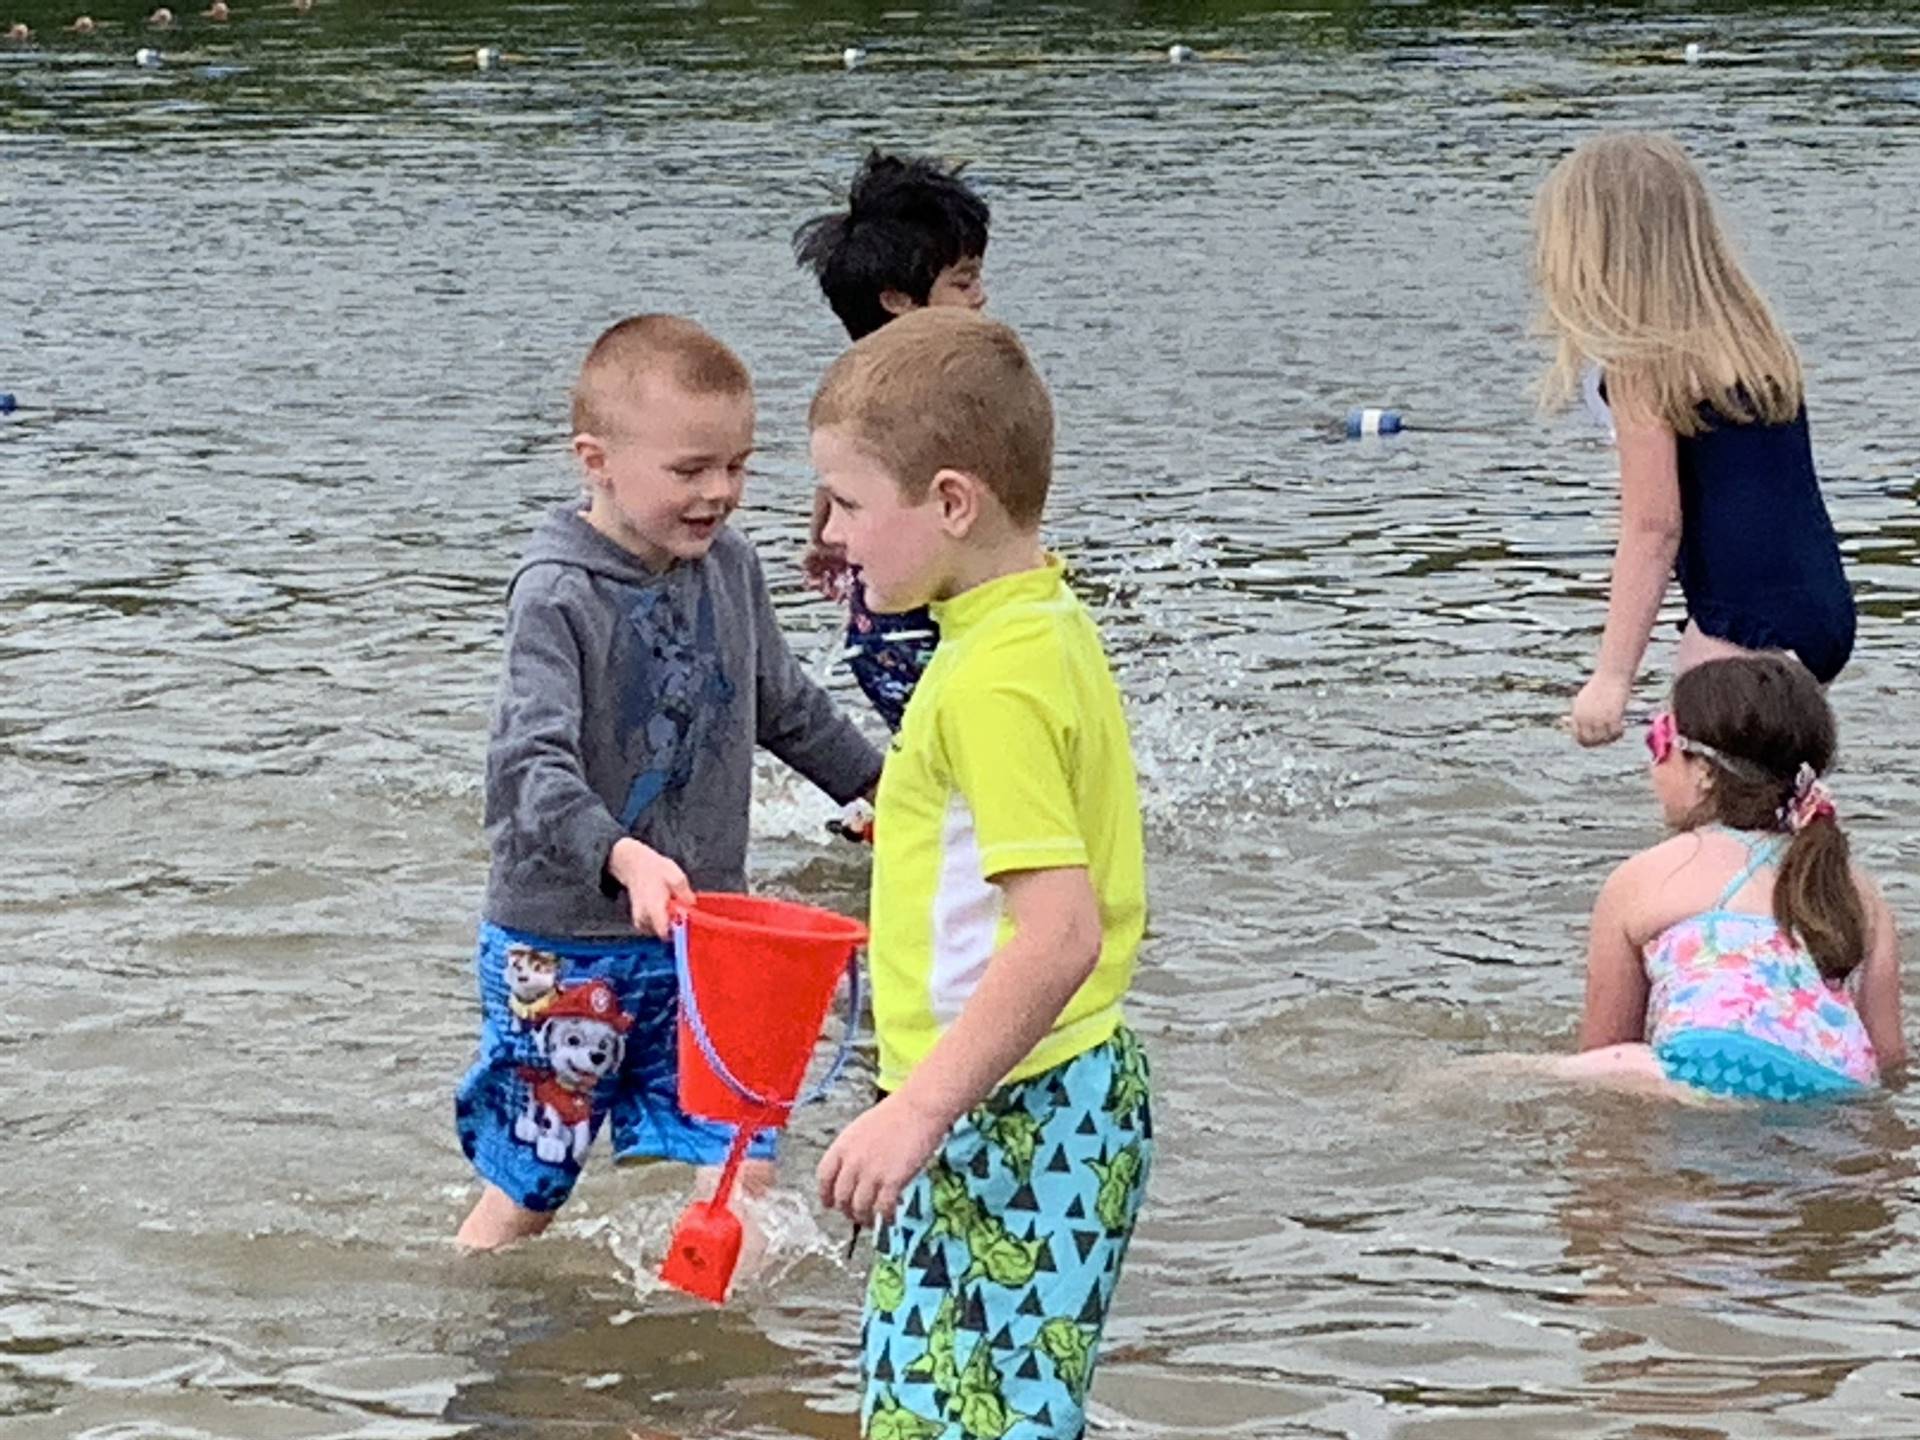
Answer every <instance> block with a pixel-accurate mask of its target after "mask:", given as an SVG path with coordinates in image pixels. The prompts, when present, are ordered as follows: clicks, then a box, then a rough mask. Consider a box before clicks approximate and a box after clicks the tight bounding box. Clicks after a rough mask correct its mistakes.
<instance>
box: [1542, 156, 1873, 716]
mask: <svg viewBox="0 0 1920 1440" xmlns="http://www.w3.org/2000/svg"><path fill="white" fill-rule="evenodd" d="M1534 242H1535V243H1534V272H1535V279H1536V281H1537V283H1538V285H1539V289H1540V294H1541V299H1542V301H1543V307H1542V316H1541V321H1542V328H1543V329H1544V330H1545V331H1546V333H1547V334H1548V335H1549V336H1551V337H1552V339H1553V340H1554V342H1555V354H1554V358H1553V363H1552V364H1551V365H1550V366H1549V367H1548V370H1547V373H1546V376H1545V377H1544V380H1543V383H1542V387H1541V389H1542V399H1543V401H1544V402H1545V403H1547V404H1560V403H1565V402H1566V401H1567V400H1568V399H1570V398H1571V397H1573V396H1574V395H1576V394H1577V393H1578V390H1579V384H1580V374H1581V370H1582V368H1583V367H1585V366H1587V365H1597V366H1599V367H1600V370H1601V372H1602V376H1603V379H1602V384H1603V387H1604V393H1605V395H1606V398H1607V401H1608V403H1609V404H1610V405H1611V407H1612V409H1613V412H1614V420H1615V425H1616V427H1617V440H1616V445H1617V448H1618V452H1619V457H1620V539H1619V543H1618V546H1617V547H1616V549H1615V551H1614V557H1613V575H1612V584H1611V587H1610V590H1609V594H1608V601H1607V622H1606V629H1605V632H1604V634H1603V635H1602V637H1601V642H1600V654H1599V658H1598V660H1597V661H1596V663H1595V665H1594V669H1593V675H1592V678H1590V679H1589V680H1588V681H1587V683H1586V685H1585V686H1584V687H1583V688H1582V689H1581V691H1580V694H1579V696H1578V698H1577V699H1576V700H1575V701H1574V704H1573V715H1572V720H1571V725H1572V730H1573V733H1574V736H1575V738H1576V739H1577V740H1579V742H1580V743H1581V744H1582V745H1603V744H1606V743H1608V742H1610V741H1613V740H1617V739H1618V738H1619V737H1620V735H1621V733H1622V730H1623V728H1624V725H1625V717H1626V710H1627V703H1628V700H1629V698H1630V697H1631V694H1632V691H1633V683H1634V678H1635V676H1636V675H1637V674H1638V672H1639V669H1640V663H1641V660H1642V658H1643V657H1644V656H1645V653H1646V648H1647V641H1648V639H1649V637H1650V636H1651V634H1652V632H1653V626H1654V621H1655V618H1656V617H1657V615H1658V614H1659V610H1660V603H1661V600H1662V599H1663V598H1664V596H1665V594H1666V589H1667V582H1668V580H1669V579H1670V578H1673V577H1675V576H1677V577H1678V579H1679V581H1680V590H1681V593H1682V595H1683V596H1684V597H1685V599H1686V605H1687V618H1686V622H1685V625H1684V629H1683V631H1682V633H1681V637H1680V648H1679V654H1678V657H1677V661H1676V668H1677V669H1679V670H1683V671H1684V670H1686V669H1687V668H1689V667H1690V666H1693V665H1697V664H1699V663H1700V662H1701V661H1703V660H1708V659H1712V658H1715V657H1724V656H1735V655H1743V654H1752V653H1754V652H1762V651H1783V652H1787V653H1790V654H1791V655H1793V656H1794V657H1795V658H1796V659H1798V660H1799V661H1800V662H1801V663H1802V664H1803V665H1805V666H1806V667H1807V668H1808V669H1809V670H1810V671H1812V673H1813V675H1814V676H1815V678H1816V679H1818V680H1819V681H1820V682H1821V683H1822V684H1826V683H1827V682H1829V681H1831V680H1832V679H1833V678H1834V676H1835V675H1837V674H1839V672H1840V669H1841V667H1842V666H1844V665H1845V664H1846V662H1847V659H1848V657H1849V655H1850V654H1851V653H1852V650H1853V636H1854V605H1853V594H1852V591H1851V589H1850V588H1849V587H1848V584H1847V579H1846V574H1845V572H1844V570H1843V569H1842V566H1841V561H1840V546H1839V542H1838V540H1837V539H1836V537H1835V535H1834V530H1833V522H1832V521H1831V520H1830V519H1829V518H1828V516H1827V508H1826V504H1825V502H1824V501H1823V500H1822V498H1821V495H1820V482H1819V478H1818V476H1817V475H1816V474H1815V472H1814V466H1813V448H1812V444H1811V441H1810V440H1809V438H1808V433H1807V416H1806V408H1805V404H1804V397H1803V386H1802V379H1801V371H1800V359H1799V356H1798V355H1797V354H1796V353H1795V351H1794V347H1793V342H1792V341H1791V340H1789V339H1788V338H1787V335H1786V332H1785V331H1783V330H1782V329H1781V328H1780V324H1779V322H1778V321H1777V320H1776V319H1775V318H1774V315H1773V312H1772V310H1771V309H1769V308H1768V305H1767V302H1766V300H1765V299H1764V298H1762V296H1761V294H1760V292H1759V291H1758V290H1757V289H1756V288H1755V287H1754V284H1753V281H1752V280H1751V279H1750V278H1749V277H1748V275H1747V273H1746V271H1745V270H1744V269H1743V268H1742V266H1741V264H1740V261H1739V258H1738V257H1737V256H1736V255H1735V253H1734V251H1733V247H1732V245H1731V244H1730V243H1729V242H1728V240H1727V237H1726V235H1725V234H1724V233H1723V232H1722V230H1721V228H1720V223H1719V220H1718V218H1717V217H1716V216H1715V214H1714V208H1713V202H1712V201H1711V199H1710V198H1709V197H1708V195H1707V189H1706V185H1705V183H1704V182H1703V181H1702V180H1701V177H1700V173H1699V171H1698V170H1696V169H1695V168H1694V166H1693V163H1692V161H1690V160H1689V159H1688V158H1687V155H1686V152H1685V151H1683V150H1682V149H1681V148H1680V147H1679V146H1678V145H1677V144H1675V143H1674V142H1673V141H1672V140H1671V139H1668V138H1667V137H1665V136H1662V135H1647V134H1638V133H1631V132H1625V133H1616V134H1607V135H1601V136H1597V137H1595V138H1593V139H1591V140H1588V141H1586V142H1585V143H1584V144H1582V145H1581V146H1580V147H1579V148H1578V149H1577V150H1575V151H1574V152H1573V153H1572V154H1571V155H1569V156H1568V157H1567V158H1566V159H1564V160H1562V161H1561V162H1560V163H1559V164H1558V165H1557V166H1555V167H1554V170H1553V173H1552V174H1550V175H1549V176H1548V177H1547V180H1546V183H1545V184H1544V185H1542V186H1541V188H1540V194H1539V199H1538V201H1537V203H1536V206H1535V213H1534Z"/></svg>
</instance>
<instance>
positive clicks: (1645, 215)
mask: <svg viewBox="0 0 1920 1440" xmlns="http://www.w3.org/2000/svg"><path fill="white" fill-rule="evenodd" d="M1533 264H1534V279H1535V281H1536V283H1537V284H1538V285H1539V287H1540V294H1541V298H1542V300H1543V301H1544V305H1543V308H1542V311H1541V315H1540V328H1541V329H1542V330H1543V331H1544V332H1545V333H1546V334H1547V335H1549V336H1551V337H1552V338H1553V339H1554V341H1555V342H1556V349H1555V354H1554V358H1553V363H1552V364H1551V365H1550V366H1548V368H1547V373H1546V374H1545V375H1544V376H1543V377H1542V379H1541V384H1540V399H1541V403H1542V404H1543V405H1548V406H1552V405H1560V404H1565V403H1566V402H1567V401H1568V400H1569V399H1571V398H1572V397H1573V396H1574V395H1576V394H1577V393H1578V391H1579V385H1580V370H1581V366H1582V365H1583V364H1584V363H1586V362H1587V361H1593V362H1596V363H1598V364H1599V365H1600V366H1601V367H1602V369H1603V370H1604V371H1605V372H1606V377H1607V386H1608V394H1609V396H1610V398H1611V399H1612V400H1613V402H1614V403H1615V404H1616V405H1620V404H1623V403H1624V404H1625V405H1626V406H1627V407H1629V408H1631V409H1633V410H1635V411H1638V412H1640V413H1643V414H1645V415H1648V416H1651V417H1654V418H1657V419H1660V420H1663V421H1665V422H1666V423H1667V424H1668V425H1670V426H1672V427H1673V429H1674V430H1675V431H1676V432H1677V433H1679V434H1681V435H1695V434H1698V433H1699V432H1700V431H1702V430H1703V429H1705V428H1706V425H1707V422H1705V421H1703V420H1702V418H1701V416H1700V407H1701V405H1702V404H1703V403H1704V404H1706V405H1709V406H1711V407H1712V408H1713V409H1714V410H1716V411H1717V412H1719V414H1720V415H1722V416H1723V417H1725V418H1726V419H1728V420H1730V421H1733V422H1735V423H1748V422H1753V421H1760V422H1763V423H1765V424H1769V425H1782V424H1786V423H1787V422H1789V421H1791V420H1792V419H1793V418H1794V417H1795V416H1796V415H1798V414H1799V413H1800V405H1801V399H1802V381H1801V373H1800V357H1799V356H1798V355H1797V354H1796V353H1795V351H1794V348H1793V342H1792V341H1791V340H1789V339H1788V338H1787V335H1786V332H1785V331H1784V330H1782V329H1781V328H1780V323H1779V322H1778V321H1777V320H1775V319H1774V317H1773V311H1772V310H1771V309H1770V308H1769V307H1768V305H1767V302H1766V300H1765V299H1763V298H1762V297H1761V294H1760V292H1759V290H1758V289H1756V288H1755V287H1754V284H1753V281H1752V280H1751V279H1749V278H1748V276H1747V272H1746V271H1745V269H1743V268H1742V267H1741V264H1740V260H1739V257H1738V256H1737V255H1736V254H1735V253H1734V249H1733V246H1732V244H1731V243H1730V242H1729V241H1728V239H1727V237H1726V235H1725V234H1724V233H1723V232H1722V231H1721V229H1720V222H1719V220H1718V219H1717V217H1716V216H1715V215H1714V210H1713V201H1712V200H1711V199H1710V198H1708V195H1707V187H1706V184H1705V182H1704V181H1702V180H1701V178H1700V172H1699V171H1698V170H1696V169H1695V168H1694V166H1693V162H1692V161H1691V160H1689V159H1688V158H1687V154H1686V152H1685V151H1684V150H1682V149H1681V148H1680V147H1679V146H1678V145H1677V144H1675V143H1674V142H1673V141H1672V140H1671V139H1669V138H1668V137H1666V136H1665V135H1647V134H1641V133H1638V132H1633V131H1621V132H1616V133H1613V134H1607V135H1598V136H1595V137H1594V138H1593V139H1591V140H1588V141H1586V142H1585V143H1584V144H1582V145H1581V146H1580V147H1579V148H1578V149H1576V150H1575V151H1574V152H1573V153H1572V154H1571V155H1569V156H1567V158H1566V159H1564V160H1562V161H1561V162H1560V163H1559V164H1558V165H1556V166H1554V168H1553V173H1552V174H1550V175H1548V176H1547V179H1546V182H1545V183H1544V184H1543V185H1542V186H1541V187H1540V194H1539V198H1538V199H1537V200H1536V201H1535V204H1534V252H1533Z"/></svg>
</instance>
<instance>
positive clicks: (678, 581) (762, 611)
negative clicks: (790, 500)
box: [486, 505, 880, 939]
mask: <svg viewBox="0 0 1920 1440" xmlns="http://www.w3.org/2000/svg"><path fill="white" fill-rule="evenodd" d="M756 745H764V746H765V747H766V748H767V749H768V750H770V751H772V752H773V753H774V754H775V755H777V756H778V757H779V758H780V759H781V760H784V761H785V762H786V763H787V764H789V765H791V766H792V767H793V768H794V769H795V770H798V771H799V772H800V773H801V774H802V775H804V776H806V777H807V779H809V780H811V781H813V782H814V784H816V785H818V786H819V787H820V788H821V789H822V790H825V791H826V792H827V793H828V794H829V795H831V796H832V797H833V798H834V799H835V800H837V801H840V802H842V803H844V802H846V801H848V800H851V799H853V798H854V797H855V796H857V795H860V794H863V793H865V792H866V791H867V790H868V789H869V788H871V787H872V785H873V783H874V781H875V780H876V779H877V778H878V776H879V774H880V754H879V752H878V751H876V750H875V749H874V748H873V746H871V745H869V744H868V743H867V741H866V740H865V739H864V738H863V737H862V736H861V734H860V732H859V731H858V730H856V729H855V728H854V726H853V723H852V722H851V721H850V720H848V719H847V717H846V716H844V715H842V714H841V713H840V712H839V711H838V710H837V709H836V708H835V706H834V704H833V701H832V700H830V699H829V698H828V697H827V695H826V692H825V691H823V690H821V689H820V687H819V686H817V685H815V684H814V683H813V682H812V681H811V680H809V679H808V678H807V677H806V675H805V674H803V673H802V672H801V669H800V666H799V663H798V662H797V661H795V659H794V658H793V654H792V652H791V651H790V650H788V648H787V643H786V641H785V640H784V639H782V638H781V635H780V630H779V627H778V625H776V624H775V622H774V616H773V605H772V602H771V601H770V600H769V598H768V596H767V585H766V581H765V579H764V578H763V577H762V575H761V573H760V561H759V559H758V558H757V557H756V556H755V555H754V552H753V547H752V546H751V545H750V544H748V543H747V542H746V540H744V539H742V538H741V537H740V536H739V535H738V534H736V533H735V532H734V531H733V530H731V529H726V528H723V529H722V530H721V531H720V534H719V537H718V538H717V539H716V540H715V541H714V543H713V548H712V549H711V550H709V551H708V552H707V555H706V558H705V559H703V560H698V561H694V562H691V563H686V562H682V563H678V564H675V565H673V566H672V567H670V568H669V569H667V570H666V571H664V572H661V573H657V574H656V573H655V572H653V571H651V570H648V569H647V568H646V567H645V566H644V565H642V564H641V563H640V561H639V560H638V559H637V558H636V557H635V556H633V555H630V554H629V553H628V552H627V551H625V550H623V549H621V548H620V546H618V545H616V544H614V542H613V541H611V540H609V539H608V538H607V537H606V536H604V535H602V534H601V533H600V532H599V531H597V530H595V529H594V528H593V527H592V526H591V525H589V524H588V523H587V522H586V520H585V519H584V518H583V517H582V516H581V515H580V513H579V511H578V510H577V509H576V508H575V507H574V506H571V505H568V506H562V507H560V508H559V509H556V510H554V511H553V512H552V513H551V514H549V515H548V516H547V518H546V520H545V522H543V523H542V524H541V526H540V528H539V529H538V530H536V531H535V532H534V535H533V539H532V541H531V542H530V543H529V545H528V546H527V553H526V555H525V557H524V558H523V559H522V560H521V562H520V568H519V569H518V570H517V571H516V572H515V574H514V577H513V580H512V582H511V584H510V585H509V587H508V591H507V635H506V666H505V673H504V674H503V675H502V677H501V681H500V692H499V696H498V699H497V701H496V703H495V707H494V713H493V730H492V735H491V737H490V741H489V744H488V748H487V808H486V824H487V840H488V843H489V844H490V845H491V847H492V851H493V865H492V870H491V873H490V874H489V876H488V879H487V899H486V916H487V918H488V919H489V920H491V921H493V923H494V924H496V925H502V926H505V927H507V928H508V929H512V930H524V931H529V932H531V933H533V934H535V935H542V936H548V937H552V938H554V939H564V938H567V937H586V936H612V935H632V934H633V926H632V922H631V920H630V918H629V915H630V911H629V909H628V905H627V898H626V892H625V891H624V890H622V889H621V888H620V887H619V886H618V885H617V884H616V883H615V882H614V881H613V880H612V879H611V878H610V877H609V876H608V875H607V873H606V864H607V854H608V852H609V851H610V850H612V849H613V844H614V842H615V841H616V840H618V839H619V838H620V837H621V836H623V835H631V836H632V837H633V838H634V839H636V840H639V841H640V842H641V843H643V844H645V845H649V846H651V847H652V848H653V849H655V850H658V851H659V852H660V853H661V854H662V855H666V856H668V857H670V858H671V859H673V860H675V861H677V862H679V865H680V867H681V868H682V869H683V870H685V871H686V872H687V878H688V879H689V880H690V881H692V883H693V886H694V888H695V889H696V890H740V889H742V888H744V886H745V884H746V870H747V821H748V815H749V811H750V808H751V804H752V797H753V751H754V747H755V746H756Z"/></svg>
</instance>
